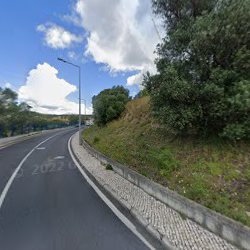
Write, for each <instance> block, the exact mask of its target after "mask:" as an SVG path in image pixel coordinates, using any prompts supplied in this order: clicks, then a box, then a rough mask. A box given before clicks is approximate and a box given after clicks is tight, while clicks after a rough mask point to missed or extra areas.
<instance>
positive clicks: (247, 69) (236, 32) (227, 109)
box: [144, 0, 250, 140]
mask: <svg viewBox="0 0 250 250" xmlns="http://www.w3.org/2000/svg"><path fill="white" fill-rule="evenodd" d="M153 6H154V11H155V13H156V14H158V15H160V16H161V17H162V18H163V19H164V20H165V28H166V38H165V39H164V41H163V43H162V44H160V45H159V46H158V49H157V52H158V59H157V60H156V65H157V70H158V74H156V75H149V74H148V75H146V76H145V80H144V84H145V87H146V89H147V91H148V92H149V94H150V96H151V101H152V109H153V111H154V114H155V115H156V116H157V117H158V118H159V119H160V120H161V121H162V122H163V123H164V124H166V125H167V126H169V127H170V128H172V129H174V130H175V131H177V132H181V133H188V132H190V131H192V132H195V133H198V134H203V135H211V134H214V135H221V136H224V137H227V138H230V139H234V140H235V139H243V138H250V129H249V127H250V80H249V78H250V35H249V30H250V23H249V19H250V0H225V1H216V0H203V1H190V0H180V1H172V0H154V1H153Z"/></svg>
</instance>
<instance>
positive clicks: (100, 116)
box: [92, 86, 130, 126]
mask: <svg viewBox="0 0 250 250" xmlns="http://www.w3.org/2000/svg"><path fill="white" fill-rule="evenodd" d="M129 100H130V98H129V91H128V90H127V89H125V88H124V87H122V86H114V87H113V88H111V89H105V90H103V91H102V92H100V93H99V94H98V95H97V96H94V97H93V100H92V103H93V109H94V118H95V123H96V124H97V125H99V126H103V125H105V124H107V123H108V122H110V121H112V120H113V119H116V118H118V117H119V116H120V114H121V113H122V112H123V111H124V109H125V105H126V103H127V102H128V101H129Z"/></svg>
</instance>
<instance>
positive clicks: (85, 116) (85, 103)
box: [82, 99, 87, 125]
mask: <svg viewBox="0 0 250 250" xmlns="http://www.w3.org/2000/svg"><path fill="white" fill-rule="evenodd" d="M82 101H84V123H85V125H86V120H87V113H86V105H87V101H86V100H85V99H82Z"/></svg>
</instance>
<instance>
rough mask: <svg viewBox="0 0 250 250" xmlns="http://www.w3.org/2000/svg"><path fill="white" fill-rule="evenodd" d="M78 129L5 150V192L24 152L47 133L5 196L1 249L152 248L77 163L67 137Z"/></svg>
mask: <svg viewBox="0 0 250 250" xmlns="http://www.w3.org/2000/svg"><path fill="white" fill-rule="evenodd" d="M75 131H76V130H75V129H73V130H72V129H70V130H64V131H60V132H58V131H57V132H51V133H49V134H46V135H41V136H38V137H36V138H32V139H30V140H27V141H24V142H21V143H18V144H15V145H12V146H10V147H7V148H4V149H1V150H0V195H1V198H3V196H4V195H3V193H4V192H5V191H6V185H7V186H8V183H9V182H10V178H11V176H12V174H13V172H14V171H15V169H16V168H17V167H18V166H19V164H20V162H21V161H22V160H23V158H24V157H25V156H26V155H27V154H28V153H29V152H30V151H31V150H32V149H33V148H34V147H36V146H37V145H38V144H39V143H40V142H42V141H44V140H46V139H48V140H47V141H46V142H44V143H43V144H42V145H40V146H39V147H37V148H35V149H34V150H33V151H32V153H31V154H30V155H29V157H28V158H27V159H26V160H25V161H23V164H22V166H21V168H20V170H19V171H18V173H17V175H16V177H15V178H14V179H13V182H11V185H10V186H9V189H8V192H7V193H6V196H4V199H2V205H1V201H0V249H1V250H57V249H58V250H64V249H65V250H78V249H81V250H82V249H87V250H91V249H108V250H111V249H119V250H122V249H136V250H140V249H148V248H147V247H146V246H145V244H144V243H143V242H142V241H141V240H140V239H139V238H137V236H135V235H134V234H133V233H132V232H131V231H130V230H129V229H128V228H127V227H126V226H125V225H124V224H123V223H122V222H121V221H120V220H119V219H118V217H116V215H114V214H113V212H112V211H111V210H110V208H109V207H108V206H107V205H106V204H105V203H104V202H103V201H102V200H101V199H100V198H99V196H98V195H97V194H96V193H95V191H94V190H93V189H92V187H91V186H90V185H89V184H88V183H87V182H86V180H85V179H84V178H83V176H82V175H81V173H80V171H79V170H78V169H77V167H76V166H75V165H74V163H73V161H72V159H71V156H70V154H69V152H68V145H67V143H68V140H69V138H70V136H71V135H72V134H73V133H75ZM51 136H54V137H52V138H50V137H51ZM9 184H10V183H9ZM4 190H5V191H4Z"/></svg>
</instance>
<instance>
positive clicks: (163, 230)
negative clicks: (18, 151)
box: [72, 134, 237, 250]
mask: <svg viewBox="0 0 250 250" xmlns="http://www.w3.org/2000/svg"><path fill="white" fill-rule="evenodd" d="M78 143H79V142H78V136H77V134H76V135H75V136H73V138H72V147H73V150H74V153H75V154H76V156H77V157H78V158H79V160H80V161H81V163H82V164H83V165H84V166H85V168H86V169H87V170H88V171H89V172H91V173H92V174H93V175H94V177H95V178H96V179H97V180H98V181H99V182H100V183H102V184H103V185H107V186H108V187H109V190H112V192H114V194H115V195H116V196H118V197H119V198H120V199H123V200H125V201H126V202H127V203H128V204H129V205H130V206H131V207H132V208H134V209H136V210H137V211H138V212H139V214H140V215H141V216H142V217H143V218H144V219H145V220H146V221H147V222H148V223H150V224H151V225H152V226H153V227H154V229H156V230H157V231H158V232H159V233H160V234H161V235H163V236H166V237H167V239H168V241H169V242H170V243H171V244H172V245H173V246H175V247H176V248H177V249H188V250H189V249H190V250H191V249H192V250H195V249H197V250H200V249H204V250H205V249H207V250H234V249H237V248H236V247H235V246H232V245H231V244H229V243H228V242H226V241H225V240H223V239H222V238H220V237H219V236H216V235H215V234H213V233H211V232H209V231H208V230H206V229H204V228H202V227H201V226H199V225H198V224H197V223H195V222H193V221H191V220H189V219H185V218H183V217H181V216H180V214H179V213H178V212H176V211H175V210H173V209H171V208H169V207H168V206H166V205H165V204H164V203H162V202H160V201H158V200H156V199H155V198H153V197H152V196H150V195H149V194H147V193H146V192H144V191H143V190H142V189H140V188H139V187H137V186H135V185H134V184H132V183H131V182H129V181H127V180H126V179H124V178H123V177H121V176H120V175H118V174H116V173H115V172H113V171H109V170H106V169H105V167H104V166H103V165H102V164H101V163H100V161H99V160H97V159H96V158H94V157H93V156H91V155H90V154H89V153H88V152H87V151H86V150H85V149H84V148H83V147H82V146H79V144H78Z"/></svg>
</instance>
